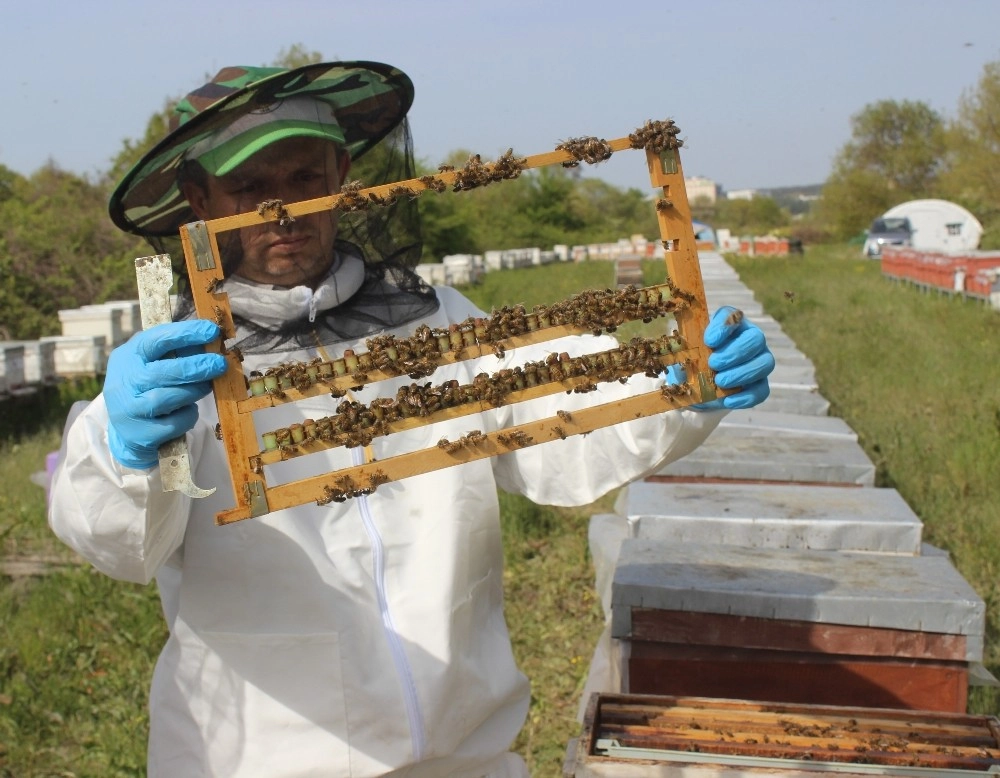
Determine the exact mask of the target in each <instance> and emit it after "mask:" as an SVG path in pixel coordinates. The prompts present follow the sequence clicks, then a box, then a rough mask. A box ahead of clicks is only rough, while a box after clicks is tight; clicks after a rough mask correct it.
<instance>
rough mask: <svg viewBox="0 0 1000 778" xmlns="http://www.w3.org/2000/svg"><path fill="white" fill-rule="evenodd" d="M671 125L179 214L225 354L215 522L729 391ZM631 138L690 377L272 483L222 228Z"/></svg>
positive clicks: (357, 205)
mask: <svg viewBox="0 0 1000 778" xmlns="http://www.w3.org/2000/svg"><path fill="white" fill-rule="evenodd" d="M677 132H678V131H677V129H676V127H675V126H674V125H673V123H672V122H647V124H646V125H645V126H644V127H642V128H639V129H638V130H636V131H635V132H634V133H633V134H631V135H630V136H628V137H622V138H618V139H615V140H611V141H603V140H598V139H596V138H584V139H575V140H571V141H567V142H566V143H563V144H560V146H559V147H557V149H555V150H554V151H549V152H545V153H542V154H536V155H533V156H528V157H524V158H516V157H514V156H513V154H512V152H511V151H508V152H507V154H505V155H502V156H501V157H500V158H499V159H498V160H496V161H494V162H482V161H481V160H480V158H479V157H478V156H475V157H473V158H471V159H470V161H469V163H468V164H467V165H466V167H465V168H462V169H458V170H444V169H443V170H442V171H441V172H439V173H436V174H434V175H428V176H423V177H420V178H414V179H410V180H407V181H400V182H395V183H389V184H383V185H379V186H373V187H368V188H361V186H360V184H354V185H351V184H347V185H345V186H344V187H343V188H342V191H341V192H340V193H338V194H334V195H329V196H325V197H321V198H316V199H313V200H305V201H301V202H296V203H287V204H286V203H283V202H281V201H278V200H271V201H265V202H263V203H261V204H260V205H259V206H258V208H257V210H256V211H250V212H247V213H242V214H237V215H235V216H228V217H223V218H219V219H213V220H208V221H200V222H193V223H191V224H187V225H184V226H183V227H182V228H181V240H182V244H183V247H184V254H185V262H186V265H187V270H188V275H189V280H190V285H191V291H192V295H193V298H194V305H195V310H196V312H197V315H198V316H199V317H201V318H206V319H212V320H215V321H216V322H217V323H218V324H219V325H220V327H221V329H222V332H223V339H221V340H220V341H218V342H216V343H214V344H211V345H209V346H208V347H206V348H207V349H208V350H211V351H216V352H217V353H221V354H223V355H224V356H226V357H227V360H228V364H229V368H228V369H227V371H226V373H225V374H223V375H222V376H221V377H219V378H218V379H216V380H215V381H214V382H213V393H214V396H215V401H216V406H217V408H218V412H219V427H218V428H217V433H218V436H219V437H220V438H221V441H222V445H223V446H224V447H225V449H226V454H227V459H228V463H229V468H230V477H231V480H232V486H233V494H234V496H235V500H236V502H237V505H236V507H235V508H233V509H232V510H229V511H223V512H221V513H219V514H217V516H216V521H217V523H219V524H228V523H230V522H233V521H239V520H242V519H246V518H251V517H254V516H261V515H264V514H266V513H268V512H270V511H274V510H279V509H282V508H286V507H292V506H294V505H301V504H303V503H306V502H316V503H318V504H324V503H326V502H329V501H331V500H337V501H340V500H343V499H347V498H349V497H354V496H357V495H360V494H365V493H368V492H370V491H372V490H373V489H375V488H376V487H377V486H378V485H380V484H381V483H385V482H387V481H394V480H399V479H402V478H406V477H408V476H410V475H416V474H419V473H424V472H429V471H430V470H435V469H440V468H442V467H448V466H451V465H455V464H460V463H462V462H467V461H472V460H474V459H480V458H485V457H490V456H496V455H498V454H503V453H506V452H508V451H512V450H516V449H517V448H523V447H526V446H529V445H535V444H538V443H543V442H547V441H550V440H555V439H557V438H563V439H564V438H565V437H567V436H569V435H576V434H586V433H587V432H590V431H592V430H594V429H598V428H601V427H605V426H610V425H612V424H617V423H620V422H622V421H626V420H629V419H634V418H637V417H641V416H649V415H654V414H659V413H663V412H665V411H668V410H671V409H674V408H679V407H685V406H687V405H691V404H693V403H698V402H704V401H706V400H708V399H712V398H714V397H716V396H719V395H722V394H725V393H726V392H723V391H721V390H718V389H717V387H715V384H714V376H713V374H712V371H711V370H710V369H709V368H708V350H707V349H706V348H705V347H704V342H703V336H704V331H705V327H706V326H707V324H708V312H707V309H706V306H705V293H704V287H703V283H702V277H701V270H700V267H699V265H698V257H697V248H696V245H695V240H694V233H693V229H692V225H691V215H690V209H689V205H688V201H687V195H686V192H685V189H684V177H683V171H682V168H681V164H680V156H679V152H678V147H679V146H680V142H679V141H677V140H676V134H677ZM627 149H643V150H645V152H646V159H647V167H648V170H649V175H650V180H651V183H652V185H653V186H654V187H662V197H661V198H659V199H658V200H657V201H656V213H657V219H658V223H659V227H660V237H661V240H662V242H663V247H664V249H665V256H666V265H667V275H668V279H669V280H668V284H669V285H670V286H671V288H672V289H675V290H678V291H679V293H680V294H681V295H682V296H683V299H684V300H685V304H684V305H683V306H680V307H678V308H677V310H674V311H673V316H674V319H675V321H676V324H677V335H678V336H679V340H680V342H682V343H683V344H684V345H685V347H686V348H684V349H683V350H682V351H680V352H679V353H677V354H675V355H668V356H667V357H663V358H662V359H661V361H662V363H663V364H664V365H665V364H670V363H671V362H682V363H683V364H684V365H685V367H686V372H687V375H688V382H687V384H686V385H682V386H681V387H679V388H678V389H675V390H672V391H664V392H661V391H657V392H651V393H646V394H642V395H636V396H633V397H631V398H628V399H626V400H621V401H617V402H614V403H606V404H604V405H595V406H593V407H590V408H587V409H584V411H582V412H581V411H575V412H574V413H573V419H572V422H569V423H567V421H566V419H564V418H562V417H558V418H557V417H553V418H551V419H545V420H541V421H538V422H532V423H530V424H526V425H521V426H520V427H518V428H509V429H507V430H501V431H499V432H497V433H492V434H490V435H481V436H477V437H476V438H475V440H470V441H465V445H456V446H453V447H451V448H450V449H445V448H439V447H434V448H429V449H423V450H421V451H415V452H410V453H407V454H403V455H398V456H395V457H391V458H389V459H385V460H381V461H379V462H369V463H366V464H364V465H360V466H357V467H352V468H346V469H344V470H339V471H334V472H331V473H327V474H324V475H321V476H315V477H312V478H308V479H303V480H301V481H295V482H292V483H286V484H282V485H278V486H271V487H268V485H267V484H266V478H265V475H264V473H263V468H262V465H261V462H262V454H264V453H265V452H262V451H261V443H260V436H259V433H258V431H257V430H256V429H255V427H254V424H253V415H252V411H253V410H254V409H257V408H260V407H262V405H266V404H269V403H266V402H261V401H259V398H253V399H254V400H258V401H257V402H254V401H249V402H248V386H249V381H248V379H247V377H246V376H245V375H244V373H243V369H242V367H241V356H240V355H239V353H238V351H237V350H235V349H228V348H227V347H226V346H225V340H227V339H230V338H232V337H234V336H235V325H234V323H233V319H232V312H231V309H230V307H229V301H228V296H227V295H226V294H225V292H223V291H219V290H218V289H219V282H221V281H223V280H224V276H223V272H222V262H221V258H220V254H219V246H218V239H217V236H218V235H219V234H221V233H224V232H228V231H231V230H235V229H240V228H243V227H248V226H253V225H258V224H263V223H266V222H269V221H280V220H283V219H294V218H296V217H298V216H304V215H307V214H311V213H317V212H321V211H325V210H333V209H339V210H344V211H349V210H359V209H361V208H369V207H381V206H382V205H387V204H389V203H391V202H393V201H394V200H395V198H397V197H400V196H408V197H413V196H416V195H419V194H421V193H423V192H424V191H427V190H431V191H433V192H442V191H444V190H445V189H446V188H448V187H449V186H451V187H453V189H454V190H455V191H463V190H466V189H471V188H475V187H476V186H479V185H485V184H488V183H492V182H500V181H503V180H506V179H512V178H516V177H517V176H518V175H520V173H521V171H523V170H527V169H532V168H540V167H545V166H549V165H555V164H563V165H566V166H573V165H576V164H579V163H580V162H596V161H600V160H602V159H607V158H608V157H609V156H610V155H611V154H612V153H615V152H620V151H624V150H627ZM643 291H644V290H643ZM551 329H552V333H551V335H549V336H548V337H551V338H554V337H558V336H559V335H562V334H566V333H567V332H573V331H576V332H580V331H582V330H581V329H580V328H572V327H568V328H567V327H561V328H558V327H552V328H551ZM530 334H531V335H533V336H535V337H533V338H521V339H519V338H518V337H513V338H511V339H509V340H508V341H505V343H506V346H507V347H508V348H517V347H518V346H520V345H526V344H527V343H529V342H538V341H539V340H545V339H547V338H545V337H538V335H539V333H530ZM543 335H544V333H543ZM467 351H469V353H468V354H458V355H457V356H455V355H451V356H449V358H448V359H458V358H461V359H466V358H474V357H477V356H479V354H481V353H482V351H481V350H478V351H477V350H475V349H468V350H467ZM442 356H443V355H442ZM446 361H447V360H446ZM567 381H569V379H567ZM580 382H581V379H575V383H574V382H568V383H566V384H565V385H564V386H562V387H560V386H558V385H557V386H555V388H554V389H552V390H551V391H558V390H562V389H565V390H571V389H572V388H573V387H574V386H578V385H579V383H580ZM546 391H548V390H545V391H543V390H536V391H535V392H528V393H527V394H525V393H523V392H520V393H519V392H514V395H513V400H512V401H515V402H516V401H518V400H519V399H530V398H531V397H534V396H538V394H539V392H541V393H542V394H544V393H546ZM316 393H317V392H313V393H312V394H313V395H315V394H316ZM521 395H525V396H523V397H522V396H521ZM334 396H336V394H335V395H334ZM285 401H287V398H285ZM489 407H490V406H488V404H484V405H481V406H480V407H478V408H477V410H488V409H489ZM449 410H450V411H451V415H454V414H457V413H467V412H469V410H468V409H465V410H455V409H449ZM567 415H568V414H567ZM449 417H451V416H449V414H448V413H446V414H445V416H444V418H449ZM437 420H438V419H437V418H430V417H429V418H428V420H427V422H426V423H434V422H435V421H437ZM389 431H391V430H389ZM313 443H316V441H313ZM316 447H317V446H316V445H314V446H312V448H310V450H315V449H316ZM296 448H297V447H295V446H293V447H291V449H288V450H287V451H288V452H291V453H288V454H287V455H288V456H291V455H292V454H293V453H294V454H300V453H309V452H308V451H305V450H294V451H293V449H296ZM306 448H309V447H306ZM279 454H280V458H281V459H284V458H286V453H285V450H282V451H281V452H279ZM275 456H277V455H275V454H273V452H272V455H271V457H270V459H268V460H267V461H273V459H274V458H275Z"/></svg>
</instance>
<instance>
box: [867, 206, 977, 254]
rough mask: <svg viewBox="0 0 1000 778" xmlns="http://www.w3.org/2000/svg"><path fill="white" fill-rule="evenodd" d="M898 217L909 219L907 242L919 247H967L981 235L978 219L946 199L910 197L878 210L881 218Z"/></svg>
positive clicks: (933, 249) (943, 249)
mask: <svg viewBox="0 0 1000 778" xmlns="http://www.w3.org/2000/svg"><path fill="white" fill-rule="evenodd" d="M901 217H905V218H907V219H909V220H910V228H911V230H912V235H911V246H912V248H914V249H917V250H919V251H944V252H957V251H971V250H974V249H976V248H978V247H979V241H980V239H981V238H982V236H983V225H982V224H980V223H979V220H978V219H977V218H976V217H975V216H973V215H972V214H971V213H969V211H967V210H966V209H965V208H963V207H962V206H960V205H956V204H955V203H952V202H949V201H947V200H910V201H909V202H905V203H901V204H899V205H897V206H895V207H893V208H890V209H889V210H888V211H886V212H885V213H884V214H882V218H883V219H891V218H901Z"/></svg>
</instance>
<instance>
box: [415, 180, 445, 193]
mask: <svg viewBox="0 0 1000 778" xmlns="http://www.w3.org/2000/svg"><path fill="white" fill-rule="evenodd" d="M417 180H418V181H419V182H420V183H421V184H423V185H424V186H425V187H427V188H428V189H430V190H431V191H433V192H443V191H444V190H445V189H447V188H448V184H446V183H445V182H444V181H442V180H441V179H440V178H438V177H437V176H420V178H418V179H417Z"/></svg>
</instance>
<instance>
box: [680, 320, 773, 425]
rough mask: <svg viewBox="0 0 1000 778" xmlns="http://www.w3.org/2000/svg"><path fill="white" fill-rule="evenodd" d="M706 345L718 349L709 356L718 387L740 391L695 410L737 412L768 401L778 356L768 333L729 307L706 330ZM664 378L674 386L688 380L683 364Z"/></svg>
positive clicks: (699, 405)
mask: <svg viewBox="0 0 1000 778" xmlns="http://www.w3.org/2000/svg"><path fill="white" fill-rule="evenodd" d="M705 345H706V346H708V347H709V348H711V349H714V350H713V352H712V354H710V355H709V357H708V366H709V367H710V368H712V369H713V370H715V371H716V374H715V383H716V385H717V386H719V387H721V388H723V389H732V388H734V387H740V391H739V392H736V393H735V394H731V395H729V396H728V397H720V398H719V399H718V400H712V401H711V402H707V403H699V404H698V405H692V406H690V407H691V408H693V409H694V410H696V411H712V410H718V409H720V408H726V409H729V410H736V409H738V408H752V407H753V406H755V405H759V404H760V403H762V402H764V400H766V399H767V397H768V395H769V394H770V392H771V389H770V387H769V386H768V382H767V377H768V376H769V375H770V374H771V371H772V370H774V355H773V354H772V353H771V350H770V349H769V348H768V347H767V340H766V338H765V337H764V332H763V331H762V330H761V328H760V327H758V326H757V325H755V324H753V323H752V322H750V321H747V320H746V319H745V318H744V317H743V313H742V311H738V310H736V309H735V308H733V307H731V306H728V305H727V306H723V307H722V308H720V309H719V310H717V311H716V312H715V315H713V316H712V318H711V320H710V321H709V323H708V327H706V328H705ZM664 377H665V378H666V380H667V383H670V384H680V383H684V381H686V380H687V378H686V373H685V371H684V368H683V367H682V366H680V365H671V366H670V367H668V368H667V370H666V371H665V373H664Z"/></svg>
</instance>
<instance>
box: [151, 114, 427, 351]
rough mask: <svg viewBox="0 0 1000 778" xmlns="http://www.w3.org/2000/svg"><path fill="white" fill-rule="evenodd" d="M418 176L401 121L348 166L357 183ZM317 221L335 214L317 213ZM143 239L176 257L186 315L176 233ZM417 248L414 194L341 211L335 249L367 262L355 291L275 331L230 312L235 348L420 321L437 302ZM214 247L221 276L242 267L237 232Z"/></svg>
mask: <svg viewBox="0 0 1000 778" xmlns="http://www.w3.org/2000/svg"><path fill="white" fill-rule="evenodd" d="M415 175H416V166H415V164H414V159H413V141H412V137H411V135H410V131H409V124H408V122H406V121H405V120H404V121H403V122H402V123H401V124H400V125H399V126H398V127H396V129H395V130H393V131H392V132H391V133H390V134H389V135H388V136H386V137H385V138H384V139H383V140H382V141H381V142H380V143H379V144H378V145H377V146H375V147H374V148H373V149H371V150H370V151H368V152H367V153H366V154H365V155H364V156H363V157H362V158H361V159H359V160H355V161H354V162H353V163H352V166H351V170H350V179H351V180H354V181H360V182H361V183H362V185H363V186H377V185H380V184H389V183H394V182H397V181H403V180H407V179H410V178H413V177H415ZM258 200H259V198H258V197H253V198H248V199H247V202H246V203H245V204H244V203H241V204H240V210H241V211H251V210H254V209H256V207H257V205H258ZM244 206H245V207H244ZM316 218H332V217H327V216H326V215H325V214H318V215H317V216H316ZM147 240H149V242H150V243H151V244H152V245H153V247H154V248H155V249H156V250H157V251H159V252H160V253H169V254H170V255H171V256H172V257H174V259H175V261H174V266H175V269H176V270H177V271H178V275H179V278H178V303H177V307H176V310H175V312H174V317H175V319H183V318H190V317H191V316H193V315H194V301H193V298H192V295H191V289H190V285H189V279H188V277H187V273H186V268H184V267H183V252H182V250H181V247H180V240H179V236H178V237H177V238H173V237H171V238H157V237H150V238H147ZM422 248H423V244H422V240H421V230H420V214H419V210H418V207H417V202H416V201H415V200H414V199H411V198H400V199H398V200H396V201H395V202H394V203H392V204H391V205H388V206H374V207H371V208H368V209H365V210H359V211H354V212H350V213H342V214H340V216H339V222H338V225H337V240H336V244H335V250H336V251H337V252H339V253H341V254H350V255H354V256H356V257H359V258H361V259H362V260H363V261H364V263H365V280H364V283H363V284H362V286H361V288H360V290H359V291H358V292H357V293H355V294H354V295H352V296H351V298H350V299H348V300H347V301H346V302H344V303H342V304H340V305H338V306H336V307H334V308H332V309H330V310H328V311H320V312H319V314H318V315H317V316H316V319H315V321H312V322H310V321H309V320H308V318H307V317H301V318H298V319H293V320H289V321H288V322H286V323H285V324H284V325H283V326H282V327H281V328H280V329H277V330H276V329H269V328H265V327H263V326H260V325H258V324H256V323H254V322H253V321H250V320H248V319H246V318H244V317H239V316H235V315H234V320H235V322H236V326H237V334H236V339H235V341H234V342H233V345H236V346H237V347H239V349H240V350H241V351H242V352H243V353H245V354H253V353H266V352H273V351H277V352H281V351H292V350H297V349H300V348H315V347H316V346H317V345H324V346H326V345H331V344H335V343H338V342H344V341H355V340H358V339H360V338H364V337H367V336H370V335H372V334H375V333H377V332H379V331H381V330H385V329H390V328H394V327H399V326H402V325H405V324H408V323H410V322H418V321H419V320H421V319H422V318H424V317H426V316H428V315H429V314H431V313H433V312H434V311H435V310H437V307H438V300H437V296H436V295H435V293H434V290H433V289H432V288H431V287H430V286H428V285H427V284H426V283H425V282H424V281H423V280H422V279H421V278H420V276H418V275H417V274H416V272H415V271H414V270H413V268H414V267H415V266H416V265H417V264H418V263H419V262H420V255H421V252H422ZM219 250H220V254H221V256H222V266H223V273H224V275H225V276H226V277H227V278H228V277H229V276H230V275H231V274H232V273H234V272H236V271H238V270H239V267H240V264H241V262H242V248H241V246H240V240H239V232H238V231H232V232H229V233H224V234H222V235H220V240H219ZM178 259H179V260H181V261H180V262H178V261H177V260H178ZM331 259H332V258H331Z"/></svg>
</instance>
